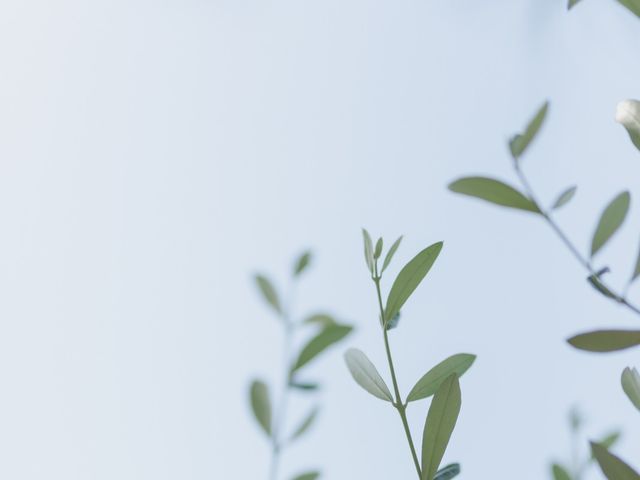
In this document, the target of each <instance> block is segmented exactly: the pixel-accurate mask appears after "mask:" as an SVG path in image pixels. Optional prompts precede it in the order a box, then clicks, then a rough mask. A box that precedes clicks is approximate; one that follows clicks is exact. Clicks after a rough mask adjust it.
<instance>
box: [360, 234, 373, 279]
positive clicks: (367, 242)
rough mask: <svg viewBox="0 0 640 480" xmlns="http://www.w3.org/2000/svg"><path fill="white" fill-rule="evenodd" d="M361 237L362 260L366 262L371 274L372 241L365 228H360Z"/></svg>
mask: <svg viewBox="0 0 640 480" xmlns="http://www.w3.org/2000/svg"><path fill="white" fill-rule="evenodd" d="M362 238H363V240H364V260H365V262H367V268H368V269H369V272H371V274H372V275H373V242H372V241H371V235H369V232H367V230H366V229H364V228H363V229H362Z"/></svg>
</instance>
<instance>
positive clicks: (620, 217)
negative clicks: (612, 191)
mask: <svg viewBox="0 0 640 480" xmlns="http://www.w3.org/2000/svg"><path fill="white" fill-rule="evenodd" d="M630 203H631V195H630V194H629V192H622V193H620V194H619V195H618V196H616V198H614V199H613V200H612V201H611V203H609V205H607V207H606V208H605V209H604V211H603V212H602V215H601V216H600V221H599V222H598V226H597V227H596V231H595V233H594V234H593V240H592V241H591V256H594V255H595V254H596V253H598V251H599V250H600V249H601V248H602V247H603V246H604V245H605V244H606V243H607V242H608V241H609V239H610V238H611V237H612V236H613V234H614V233H616V231H617V230H618V229H619V228H620V226H621V225H622V223H623V222H624V219H625V218H626V217H627V213H628V212H629V205H630Z"/></svg>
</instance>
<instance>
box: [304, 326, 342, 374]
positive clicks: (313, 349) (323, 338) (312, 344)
mask: <svg viewBox="0 0 640 480" xmlns="http://www.w3.org/2000/svg"><path fill="white" fill-rule="evenodd" d="M351 330H353V328H352V327H350V326H347V325H329V326H328V327H326V328H324V329H323V330H321V331H320V332H319V333H318V334H317V335H316V336H315V337H313V338H312V339H311V340H310V341H309V343H307V344H306V345H305V346H304V348H303V349H302V351H301V352H300V355H298V358H297V360H296V361H295V362H294V364H293V366H292V367H291V373H292V374H293V373H294V372H296V371H297V370H299V369H301V368H302V367H304V366H305V365H306V364H307V363H309V362H310V361H311V360H313V359H314V358H315V357H317V356H318V355H320V354H321V353H322V352H324V351H325V350H326V349H327V348H329V347H330V346H331V345H333V344H335V343H337V342H339V341H340V340H342V339H343V338H344V337H346V336H347V335H349V333H351Z"/></svg>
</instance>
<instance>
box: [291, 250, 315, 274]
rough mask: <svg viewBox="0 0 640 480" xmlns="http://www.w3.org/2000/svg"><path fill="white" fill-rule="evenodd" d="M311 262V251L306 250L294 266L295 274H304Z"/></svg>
mask: <svg viewBox="0 0 640 480" xmlns="http://www.w3.org/2000/svg"><path fill="white" fill-rule="evenodd" d="M310 263H311V252H304V253H303V254H302V255H300V256H299V257H298V259H297V260H296V263H295V264H294V266H293V275H294V276H296V277H297V276H299V275H300V274H302V273H303V272H304V271H305V270H306V269H307V267H308V266H309V264H310Z"/></svg>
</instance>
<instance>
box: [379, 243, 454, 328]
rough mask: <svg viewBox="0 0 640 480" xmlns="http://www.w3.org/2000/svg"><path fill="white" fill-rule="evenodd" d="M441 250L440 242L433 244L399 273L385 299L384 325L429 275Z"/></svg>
mask: <svg viewBox="0 0 640 480" xmlns="http://www.w3.org/2000/svg"><path fill="white" fill-rule="evenodd" d="M441 250H442V242H438V243H434V244H433V245H431V246H429V247H427V248H425V249H424V250H422V251H421V252H420V253H418V255H416V256H415V257H413V259H412V260H411V261H410V262H409V263H407V264H406V265H405V266H404V268H403V269H402V270H401V271H400V273H399V274H398V277H397V278H396V279H395V281H394V282H393V286H392V287H391V292H389V296H388V297H387V306H386V308H385V310H384V323H385V324H386V323H387V322H388V321H390V320H391V319H392V318H393V317H395V316H396V314H397V313H398V312H399V311H400V309H401V308H402V306H403V305H404V303H405V302H406V301H407V300H408V299H409V297H410V296H411V294H412V293H413V292H414V290H415V289H416V288H417V287H418V285H419V284H420V282H422V279H423V278H424V277H425V276H426V275H427V273H429V270H431V267H432V266H433V264H434V263H435V261H436V259H437V258H438V255H440V251H441Z"/></svg>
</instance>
